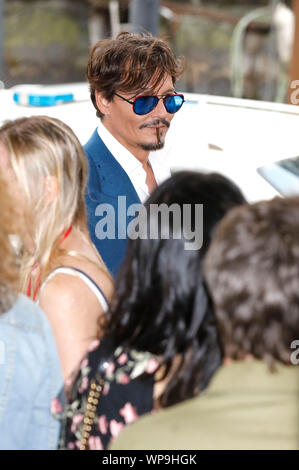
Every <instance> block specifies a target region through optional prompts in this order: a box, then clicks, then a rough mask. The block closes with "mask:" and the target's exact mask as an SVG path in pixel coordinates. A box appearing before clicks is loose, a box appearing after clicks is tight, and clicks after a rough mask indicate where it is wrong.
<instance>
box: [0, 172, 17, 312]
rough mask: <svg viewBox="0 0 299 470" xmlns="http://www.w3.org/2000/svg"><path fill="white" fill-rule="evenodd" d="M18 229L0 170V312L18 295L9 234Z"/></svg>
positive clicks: (15, 266)
mask: <svg viewBox="0 0 299 470" xmlns="http://www.w3.org/2000/svg"><path fill="white" fill-rule="evenodd" d="M17 231H18V223H17V214H16V213H15V210H14V204H13V201H12V199H11V197H10V193H9V191H8V188H7V184H6V182H5V179H4V177H3V175H2V173H1V172H0V256H1V265H0V314H1V313H3V312H6V311H7V310H8V309H9V308H10V307H11V306H12V303H13V301H14V299H15V297H16V292H17V287H18V269H17V263H16V256H15V253H14V251H13V249H12V245H11V241H10V239H9V236H10V235H12V234H15V233H17Z"/></svg>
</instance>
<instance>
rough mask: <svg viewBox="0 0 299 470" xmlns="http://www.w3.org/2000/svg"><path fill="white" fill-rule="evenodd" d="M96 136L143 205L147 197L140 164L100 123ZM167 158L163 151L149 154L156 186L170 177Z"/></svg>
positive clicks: (143, 174) (147, 192)
mask: <svg viewBox="0 0 299 470" xmlns="http://www.w3.org/2000/svg"><path fill="white" fill-rule="evenodd" d="M98 134H99V136H100V138H101V139H102V141H103V142H104V144H105V145H106V147H107V148H108V150H109V151H110V152H111V153H112V155H113V156H114V158H115V159H116V160H117V161H118V163H119V164H120V165H121V166H122V168H123V169H124V170H125V172H126V173H127V175H128V177H129V178H130V180H131V182H132V184H133V186H134V188H135V191H136V193H137V194H138V196H139V199H140V201H141V202H142V203H143V202H144V201H145V200H146V199H147V197H148V196H149V191H148V186H147V184H146V182H145V181H146V172H145V170H144V168H143V166H142V163H141V162H140V161H139V160H137V158H136V157H134V155H133V154H132V153H131V152H129V150H128V149H126V148H125V147H124V146H123V145H122V144H121V143H120V142H119V141H118V140H117V139H116V138H115V137H113V135H112V134H111V133H110V132H109V131H108V129H106V127H105V126H104V124H103V123H102V122H101V121H100V123H99V125H98ZM167 160H168V158H167V156H166V153H165V152H164V149H161V150H155V151H153V152H150V154H149V158H148V161H149V163H150V165H151V167H152V170H153V173H154V175H155V179H156V182H157V185H160V184H161V183H163V181H165V180H166V179H167V178H169V177H170V176H171V173H170V168H169V166H168V164H167Z"/></svg>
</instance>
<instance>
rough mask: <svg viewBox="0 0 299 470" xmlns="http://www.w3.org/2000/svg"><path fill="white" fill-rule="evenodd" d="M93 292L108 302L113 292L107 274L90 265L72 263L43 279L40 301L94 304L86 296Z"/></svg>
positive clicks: (90, 298)
mask: <svg viewBox="0 0 299 470" xmlns="http://www.w3.org/2000/svg"><path fill="white" fill-rule="evenodd" d="M91 290H93V291H94V292H96V293H102V294H103V296H104V297H105V299H107V301H108V302H109V301H110V299H111V296H112V292H113V281H112V279H111V278H110V276H109V274H108V273H107V272H106V271H105V270H104V269H101V268H100V267H98V266H92V263H88V262H86V263H84V262H83V263H78V262H73V263H72V264H71V263H69V264H68V265H65V266H58V267H57V268H55V269H54V270H53V271H52V272H51V273H50V275H49V276H48V277H47V278H46V279H45V281H44V283H43V285H42V288H41V291H40V297H39V298H40V301H41V302H42V300H43V299H44V298H45V297H47V298H48V299H52V300H53V301H55V298H57V297H59V298H62V299H63V301H64V302H69V301H71V302H73V301H74V300H75V301H76V302H81V301H84V302H91V303H92V301H93V302H94V300H95V299H93V296H92V297H90V296H89V295H88V294H89V293H90V291H91Z"/></svg>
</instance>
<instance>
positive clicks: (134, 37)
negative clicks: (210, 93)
mask: <svg viewBox="0 0 299 470" xmlns="http://www.w3.org/2000/svg"><path fill="white" fill-rule="evenodd" d="M183 69H184V64H183V61H182V60H181V59H177V58H175V56H174V54H173V52H172V51H171V49H170V48H169V46H168V45H167V44H166V43H165V42H164V41H162V40H161V39H158V38H155V37H153V36H151V35H150V34H148V33H146V34H131V33H127V32H125V33H120V34H119V35H118V36H117V38H116V39H106V40H102V41H99V42H98V43H96V44H95V46H94V47H93V48H92V49H91V52H90V56H89V62H88V66H87V78H88V81H89V85H90V95H91V100H92V103H93V105H94V107H95V108H96V111H97V116H98V117H99V118H100V122H99V125H98V128H97V129H96V130H95V131H94V133H93V135H92V136H91V138H90V139H89V141H88V142H87V144H86V145H85V146H84V150H85V153H86V156H87V160H88V164H89V177H88V184H87V192H86V205H87V214H88V227H89V232H90V236H91V239H92V241H93V242H94V244H95V246H96V248H97V249H98V251H99V252H100V254H101V256H102V257H103V260H104V262H105V263H106V265H107V267H108V269H109V270H110V271H111V273H112V274H113V275H115V274H116V273H117V271H118V269H119V266H120V265H121V262H122V260H123V258H124V256H125V251H126V245H127V239H128V234H127V227H128V225H129V223H130V221H132V219H133V218H134V216H133V215H132V214H131V215H128V208H129V207H132V205H133V204H140V203H143V202H144V200H145V199H146V198H147V197H148V196H149V194H150V193H151V192H152V191H153V190H154V189H155V188H156V187H157V185H159V184H160V183H162V182H163V181H164V180H165V179H167V178H168V177H169V176H170V170H169V168H168V167H167V165H166V162H165V156H163V151H162V152H161V149H162V148H163V146H164V142H165V136H166V133H167V131H168V129H169V126H170V123H171V120H172V119H173V117H174V114H175V113H176V112H177V111H179V109H180V108H181V107H182V105H183V103H184V96H183V95H182V94H180V93H177V92H176V90H175V82H176V79H177V78H178V77H179V76H180V75H181V74H182V73H183ZM157 150H158V151H159V152H156V151H157ZM107 204H108V206H107ZM133 207H134V206H133Z"/></svg>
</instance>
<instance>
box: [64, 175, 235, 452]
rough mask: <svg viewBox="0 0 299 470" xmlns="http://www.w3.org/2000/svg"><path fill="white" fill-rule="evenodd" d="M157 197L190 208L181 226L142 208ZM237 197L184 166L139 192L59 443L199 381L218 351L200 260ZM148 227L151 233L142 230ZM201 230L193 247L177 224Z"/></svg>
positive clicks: (115, 428) (96, 445) (84, 438)
mask: <svg viewBox="0 0 299 470" xmlns="http://www.w3.org/2000/svg"><path fill="white" fill-rule="evenodd" d="M163 203H164V207H165V206H166V207H170V206H172V207H174V206H175V207H176V210H179V212H180V214H182V213H184V210H183V209H184V207H189V208H191V209H192V210H191V211H190V213H191V217H190V218H189V222H190V226H189V227H186V226H185V222H186V220H184V217H182V218H181V223H180V227H179V228H178V224H177V218H176V215H177V214H176V215H173V216H172V217H169V219H168V223H167V222H166V221H165V218H164V219H163V217H162V218H161V217H159V216H157V215H156V216H155V215H153V212H152V211H151V208H152V207H153V206H154V205H156V206H157V205H161V204H163ZM242 203H244V198H243V196H242V194H241V193H240V191H239V189H238V188H237V187H236V186H235V185H234V184H232V183H231V182H230V181H228V180H227V179H226V178H224V177H222V176H221V175H218V174H211V175H205V174H200V173H192V172H181V173H177V174H176V175H174V176H173V177H172V178H170V179H168V180H167V181H165V183H163V184H162V185H161V186H160V187H158V188H157V189H156V190H155V191H154V193H153V194H152V195H151V197H150V198H149V199H148V201H147V202H146V204H145V207H146V210H147V214H148V217H147V221H148V222H150V224H148V227H147V233H146V234H143V235H146V236H143V237H140V238H138V239H136V240H131V242H130V244H129V249H128V252H127V256H126V260H125V262H124V265H123V268H122V270H121V272H120V274H119V277H118V280H117V285H116V295H115V297H114V300H113V301H112V304H111V308H110V311H109V313H108V319H107V324H106V328H105V336H104V339H101V341H98V343H97V344H95V345H92V347H91V349H93V351H91V352H90V353H89V355H88V356H87V357H86V358H85V360H84V361H83V363H82V365H81V371H80V374H79V376H78V377H77V381H76V383H75V385H74V388H73V391H72V395H71V400H70V403H69V404H68V405H67V406H66V407H65V410H64V413H63V415H64V423H63V433H62V438H61V447H62V448H69V449H75V448H82V449H86V448H89V449H103V448H106V447H107V446H108V444H109V442H110V441H111V439H114V438H115V437H117V435H118V434H119V432H120V431H121V430H122V428H123V427H124V426H125V425H126V424H129V423H131V422H133V421H135V420H136V419H137V418H138V416H140V415H142V414H145V413H147V412H150V411H152V410H155V409H158V408H160V407H167V406H170V405H173V404H175V403H178V402H180V401H182V400H185V399H188V398H191V397H193V396H195V395H197V394H198V393H199V392H200V391H201V390H203V389H204V388H205V387H206V386H207V385H208V383H209V380H210V379H211V377H212V375H213V374H214V372H215V371H216V369H217V368H218V367H219V365H220V363H221V357H222V355H221V351H220V348H219V346H218V337H217V331H216V327H215V322H214V316H213V313H212V311H211V306H210V299H209V297H208V295H207V292H206V290H205V286H204V283H203V278H202V262H203V258H204V255H205V253H206V251H207V248H208V246H209V243H210V239H211V237H212V234H213V231H214V228H215V225H216V224H217V222H218V221H219V220H220V219H221V218H222V217H223V216H224V215H225V214H226V212H227V211H228V210H229V209H231V208H232V207H234V206H236V205H240V204H242ZM199 204H203V220H202V221H201V226H198V218H196V209H198V206H196V205H199ZM185 205H189V206H185ZM202 222H203V223H202ZM166 223H167V227H166V226H165V224H166ZM153 229H157V230H158V236H157V237H151V236H150V233H153V231H154V230H153ZM165 229H167V230H169V233H170V236H169V238H168V239H166V238H163V236H164V235H163V234H165ZM179 229H180V230H179ZM187 229H188V230H187ZM151 230H152V232H151ZM200 230H203V237H202V239H203V244H202V247H201V249H198V248H199V247H198V248H197V249H190V247H189V249H186V246H187V245H186V243H188V242H189V243H190V240H189V237H187V236H186V232H188V233H195V238H196V234H197V233H198V231H200ZM178 232H180V236H178ZM207 357H208V360H207V359H206V358H207Z"/></svg>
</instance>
